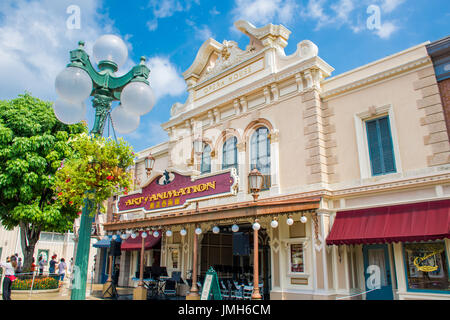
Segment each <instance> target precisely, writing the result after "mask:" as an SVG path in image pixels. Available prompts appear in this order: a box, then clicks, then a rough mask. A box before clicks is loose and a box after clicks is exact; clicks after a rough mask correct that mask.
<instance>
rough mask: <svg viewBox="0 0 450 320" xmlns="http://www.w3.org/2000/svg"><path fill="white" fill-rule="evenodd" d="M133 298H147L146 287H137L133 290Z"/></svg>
mask: <svg viewBox="0 0 450 320" xmlns="http://www.w3.org/2000/svg"><path fill="white" fill-rule="evenodd" d="M133 300H147V289H146V288H145V287H140V286H139V287H137V288H134V290H133Z"/></svg>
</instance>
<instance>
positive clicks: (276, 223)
mask: <svg viewBox="0 0 450 320" xmlns="http://www.w3.org/2000/svg"><path fill="white" fill-rule="evenodd" d="M270 226H271V227H272V228H276V227H278V221H277V220H272V222H271V223H270Z"/></svg>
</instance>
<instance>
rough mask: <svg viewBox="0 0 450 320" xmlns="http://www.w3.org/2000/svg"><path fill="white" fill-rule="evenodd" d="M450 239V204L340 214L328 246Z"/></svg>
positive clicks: (420, 205) (329, 236)
mask: <svg viewBox="0 0 450 320" xmlns="http://www.w3.org/2000/svg"><path fill="white" fill-rule="evenodd" d="M443 238H450V200H442V201H430V202H423V203H415V204H406V205H396V206H389V207H382V208H371V209H361V210H353V211H344V212H338V213H337V214H336V219H335V221H334V224H333V227H332V228H331V232H330V234H329V235H328V237H327V244H328V245H333V244H334V245H340V244H372V243H390V242H400V241H401V242H411V241H427V240H437V239H443Z"/></svg>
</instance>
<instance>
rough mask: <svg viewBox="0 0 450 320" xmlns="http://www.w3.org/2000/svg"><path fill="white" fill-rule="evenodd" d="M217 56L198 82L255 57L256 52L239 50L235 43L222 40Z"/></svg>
mask: <svg viewBox="0 0 450 320" xmlns="http://www.w3.org/2000/svg"><path fill="white" fill-rule="evenodd" d="M218 54H219V56H218V58H217V59H216V61H210V62H209V64H208V66H207V67H206V70H205V73H204V75H203V76H202V78H201V79H200V82H201V81H203V80H206V79H210V78H212V77H214V76H215V75H217V74H219V73H221V72H222V71H224V70H225V69H228V68H230V67H232V66H235V65H237V64H239V63H240V62H242V61H244V60H246V59H248V58H250V57H251V56H253V55H255V54H256V52H255V50H246V51H244V50H241V49H239V47H238V44H237V43H236V42H235V41H228V40H224V41H223V43H222V50H221V51H220V52H219V53H218Z"/></svg>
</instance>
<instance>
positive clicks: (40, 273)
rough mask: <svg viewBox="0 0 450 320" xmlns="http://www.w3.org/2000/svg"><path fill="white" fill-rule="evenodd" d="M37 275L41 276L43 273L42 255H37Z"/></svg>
mask: <svg viewBox="0 0 450 320" xmlns="http://www.w3.org/2000/svg"><path fill="white" fill-rule="evenodd" d="M38 265H39V275H40V276H42V275H43V274H44V267H45V260H44V258H42V256H39V261H38Z"/></svg>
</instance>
